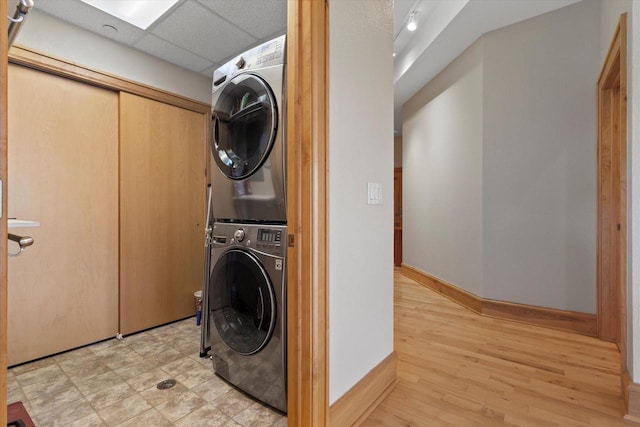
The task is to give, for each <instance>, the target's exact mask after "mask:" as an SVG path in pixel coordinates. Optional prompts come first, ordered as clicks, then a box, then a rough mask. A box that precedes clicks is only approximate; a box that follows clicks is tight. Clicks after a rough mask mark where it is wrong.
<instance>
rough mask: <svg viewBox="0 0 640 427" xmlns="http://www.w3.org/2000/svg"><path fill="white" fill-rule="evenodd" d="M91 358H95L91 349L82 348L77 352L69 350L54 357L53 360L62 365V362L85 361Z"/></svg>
mask: <svg viewBox="0 0 640 427" xmlns="http://www.w3.org/2000/svg"><path fill="white" fill-rule="evenodd" d="M90 356H93V352H92V351H91V349H89V347H82V348H79V349H76V350H69V351H65V352H64V353H60V354H56V355H55V356H53V360H55V361H56V363H57V364H58V365H60V364H61V363H62V362H66V361H68V360H74V359H84V358H86V357H90Z"/></svg>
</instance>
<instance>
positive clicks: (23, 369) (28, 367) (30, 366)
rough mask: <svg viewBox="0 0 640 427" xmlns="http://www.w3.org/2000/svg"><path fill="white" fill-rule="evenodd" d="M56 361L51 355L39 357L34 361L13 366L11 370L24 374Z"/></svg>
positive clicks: (17, 373) (53, 363) (16, 373)
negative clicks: (43, 357)
mask: <svg viewBox="0 0 640 427" xmlns="http://www.w3.org/2000/svg"><path fill="white" fill-rule="evenodd" d="M55 364H56V361H55V360H53V358H52V357H47V358H46V359H40V360H37V361H35V362H30V363H25V364H23V365H18V366H14V367H13V368H11V372H13V373H14V374H15V375H21V374H26V373H27V372H31V371H35V370H36V369H41V368H46V367H47V366H52V365H55Z"/></svg>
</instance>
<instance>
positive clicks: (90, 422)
mask: <svg viewBox="0 0 640 427" xmlns="http://www.w3.org/2000/svg"><path fill="white" fill-rule="evenodd" d="M106 425H107V424H106V423H105V422H104V421H103V420H102V418H100V416H99V415H98V414H97V413H95V412H94V413H93V414H89V415H87V416H86V417H82V418H80V419H79V420H76V421H74V422H72V423H70V424H68V425H67V426H66V427H106Z"/></svg>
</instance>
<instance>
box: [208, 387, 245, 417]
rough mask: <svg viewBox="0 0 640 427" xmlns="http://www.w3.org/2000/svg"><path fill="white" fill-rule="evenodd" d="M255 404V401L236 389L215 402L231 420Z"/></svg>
mask: <svg viewBox="0 0 640 427" xmlns="http://www.w3.org/2000/svg"><path fill="white" fill-rule="evenodd" d="M254 403H255V402H254V401H253V400H251V399H250V398H248V397H247V396H246V395H244V394H243V393H241V392H239V391H237V390H235V389H231V390H229V391H228V392H226V393H225V394H223V395H221V396H219V397H218V398H217V399H216V400H215V405H216V406H217V407H218V408H220V410H221V411H222V412H224V413H225V414H227V416H229V417H230V418H233V417H235V416H236V415H238V414H239V413H240V412H242V411H244V410H245V409H247V408H248V407H249V406H251V405H253V404H254Z"/></svg>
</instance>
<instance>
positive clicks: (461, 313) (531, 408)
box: [363, 271, 630, 427]
mask: <svg viewBox="0 0 640 427" xmlns="http://www.w3.org/2000/svg"><path fill="white" fill-rule="evenodd" d="M395 285H396V286H395V350H396V353H397V355H398V378H399V383H398V386H397V387H396V388H395V389H394V391H393V392H392V393H391V394H390V395H389V396H388V397H387V398H386V399H385V400H384V401H383V402H382V404H381V405H380V406H379V407H378V408H377V409H376V410H375V411H374V412H373V413H372V414H371V416H370V417H369V418H368V419H367V420H366V421H365V423H364V424H363V425H364V426H385V427H387V426H455V427H462V426H562V427H565V426H599V427H605V426H628V425H630V424H628V423H626V422H624V421H623V420H622V410H623V402H622V399H621V398H620V396H619V384H620V380H619V376H618V372H619V367H620V366H619V352H618V350H617V348H616V346H615V345H613V344H610V343H605V342H603V341H600V340H598V339H595V338H589V337H585V336H581V335H577V334H571V333H566V332H560V331H555V330H552V329H545V328H540V327H536V326H529V325H524V324H520V323H516V322H510V321H505V320H498V319H491V318H487V317H481V316H479V315H477V314H475V313H473V312H471V311H469V310H467V309H465V308H463V307H461V306H459V305H458V304H455V303H453V302H452V301H450V300H448V299H447V298H444V297H442V296H440V295H439V294H437V293H435V292H433V291H431V290H429V289H427V288H425V287H423V286H421V285H419V284H418V283H416V282H414V281H413V280H411V279H408V278H406V277H404V276H403V275H402V274H401V273H399V272H398V271H396V273H395Z"/></svg>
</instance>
